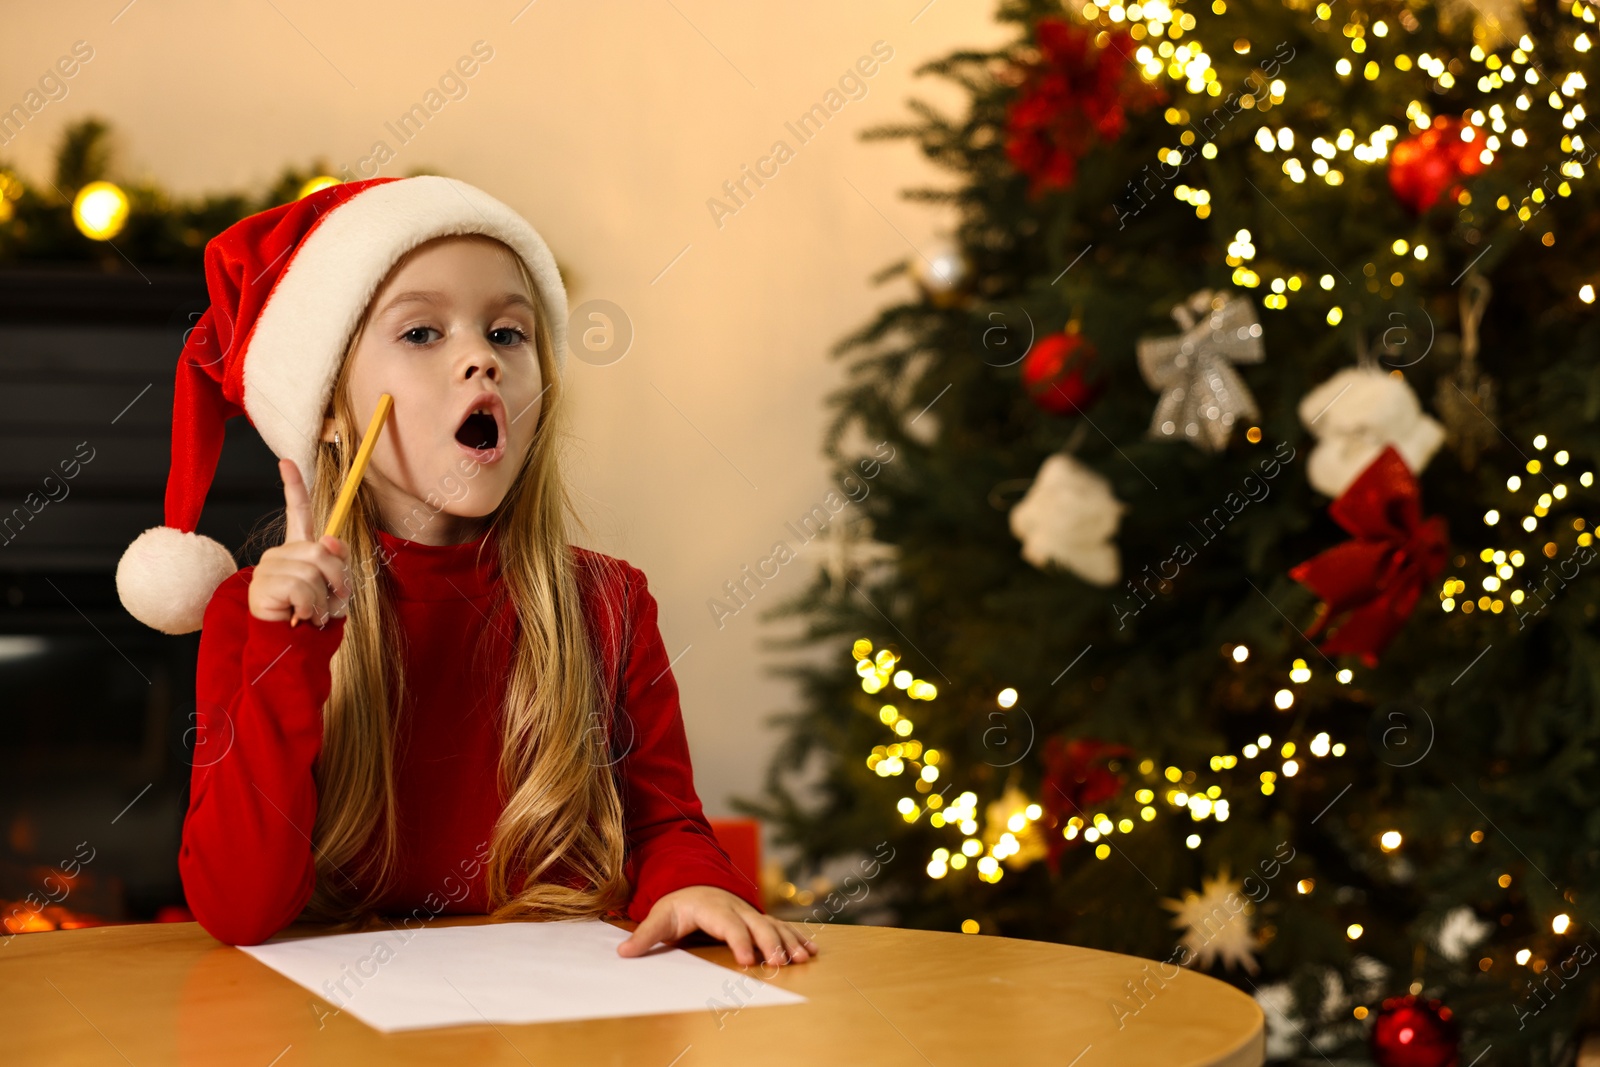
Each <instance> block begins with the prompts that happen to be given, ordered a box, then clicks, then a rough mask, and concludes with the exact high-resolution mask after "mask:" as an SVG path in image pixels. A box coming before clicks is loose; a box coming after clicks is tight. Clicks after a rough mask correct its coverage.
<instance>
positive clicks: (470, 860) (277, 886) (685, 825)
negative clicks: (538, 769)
mask: <svg viewBox="0 0 1600 1067" xmlns="http://www.w3.org/2000/svg"><path fill="white" fill-rule="evenodd" d="M495 536H496V535H495V534H492V533H491V534H485V535H484V536H483V537H481V538H479V539H477V540H474V541H471V542H467V543H465V544H460V545H425V544H421V543H419V542H415V541H407V540H405V539H403V538H399V537H395V536H393V535H391V534H388V533H386V532H383V531H379V532H378V539H379V542H380V545H381V549H382V551H381V558H385V559H387V561H388V562H387V563H386V564H385V565H386V566H387V568H388V572H389V574H390V575H391V576H392V579H393V586H392V588H393V590H394V593H395V600H394V606H395V609H396V611H397V614H398V616H399V623H400V629H401V631H402V632H403V634H404V637H405V641H404V652H403V660H404V662H403V669H404V671H405V677H406V685H407V695H406V700H405V704H404V706H403V707H402V708H401V709H400V713H399V717H398V720H397V732H396V757H395V759H396V788H397V791H398V802H399V825H398V828H399V836H400V854H399V877H398V879H397V880H396V881H395V883H394V885H393V887H392V888H391V889H390V891H389V892H388V893H387V894H386V895H385V896H384V897H383V898H382V900H381V902H380V908H381V910H382V911H384V912H386V913H389V914H403V915H406V916H411V917H414V918H415V919H417V920H421V921H426V920H427V919H429V918H432V917H433V916H434V915H436V914H440V913H475V914H482V913H486V912H487V911H488V910H489V907H488V899H487V894H486V891H485V870H486V869H485V866H484V864H483V862H482V861H483V860H484V859H485V858H486V857H487V856H488V854H489V842H490V839H491V836H492V831H493V828H494V824H495V821H496V819H497V818H498V817H499V815H500V813H501V811H502V810H503V808H504V804H505V799H504V797H502V796H501V795H500V793H499V790H498V788H497V785H496V778H497V764H498V760H499V752H500V738H499V726H498V722H499V717H500V708H499V704H500V701H501V699H502V698H503V696H504V693H505V688H506V684H507V680H508V678H509V677H510V664H511V655H512V651H513V648H514V645H513V637H514V635H515V633H516V626H517V621H516V616H515V612H514V611H513V609H512V607H511V605H510V601H509V598H508V597H504V596H502V595H501V594H502V593H503V589H502V586H501V583H500V579H499V562H498V556H497V553H496V552H495V546H494V544H493V538H494V537H495ZM480 544H482V545H483V552H482V553H481V555H480V554H479V553H478V549H479V546H480ZM571 550H572V552H573V555H574V559H575V560H576V562H577V563H578V565H579V571H580V576H581V579H582V580H581V583H580V584H582V585H583V587H584V589H585V593H584V596H585V612H586V616H587V618H588V619H589V625H590V631H591V635H592V636H594V637H595V638H596V644H595V647H596V648H597V649H598V650H599V654H600V655H601V656H602V657H603V658H604V660H605V666H606V668H607V674H606V677H609V678H618V679H619V696H618V700H617V706H616V709H615V714H616V718H615V721H616V723H618V725H617V726H616V727H615V729H616V730H617V731H618V733H619V734H620V735H622V736H620V737H619V738H618V739H617V741H616V742H615V743H614V747H615V748H616V749H617V750H619V751H622V752H624V753H625V754H624V755H622V756H621V757H620V758H619V759H618V760H617V761H616V763H615V764H614V766H612V767H610V768H596V770H595V773H597V774H598V773H615V774H616V776H617V782H618V787H619V791H620V792H621V795H622V798H623V804H624V808H625V811H626V816H627V829H628V842H627V863H626V868H625V873H626V875H627V877H628V880H629V882H630V884H631V885H632V887H633V895H632V899H631V901H630V902H629V905H628V908H627V915H628V917H629V918H630V919H634V920H642V919H643V918H644V917H645V916H646V915H647V914H649V911H650V908H651V907H652V906H653V905H654V904H655V902H656V900H657V899H658V898H660V897H661V896H662V895H663V894H665V893H669V892H671V891H672V890H675V889H681V888H683V887H685V886H690V885H711V886H717V887H720V888H722V889H726V890H727V891H728V892H730V893H733V894H735V895H737V896H739V897H742V898H743V899H745V900H746V901H748V902H749V903H750V904H751V905H753V906H754V907H756V908H757V909H761V899H760V894H759V891H758V890H757V888H756V886H755V885H753V884H752V883H751V882H750V880H749V879H748V878H747V877H745V876H744V875H743V874H742V873H740V872H739V871H737V870H736V869H735V868H734V866H733V863H732V862H731V861H730V860H729V858H728V855H727V853H726V852H725V851H724V850H723V849H722V848H721V846H720V845H718V844H717V842H716V838H715V837H714V836H713V834H712V831H711V827H710V824H709V823H708V822H707V821H706V818H705V814H704V812H703V809H702V808H701V805H700V800H699V798H698V796H697V795H696V794H695V790H694V780H693V772H692V770H691V768H690V763H689V747H688V743H687V739H686V737H685V735H684V728H683V713H682V711H681V709H680V707H679V703H678V686H677V682H676V680H675V679H674V678H673V675H672V671H671V668H670V666H669V663H668V657H667V652H666V648H665V647H664V646H663V644H662V640H661V632H660V628H659V626H658V624H657V605H656V601H655V598H654V597H653V596H652V595H651V594H650V591H649V587H648V585H647V583H646V580H645V575H644V572H642V571H640V570H639V569H638V568H636V567H633V566H631V565H630V564H627V563H626V562H623V561H620V560H617V561H614V562H615V563H616V564H619V565H620V567H619V568H618V571H619V573H617V574H616V575H615V576H614V577H607V574H608V571H607V570H606V569H605V568H602V567H600V566H599V564H602V563H605V562H608V561H610V557H606V556H602V555H600V554H599V553H594V552H591V551H589V550H588V549H583V548H579V547H577V546H572V548H571ZM254 570H255V568H254V567H245V568H243V569H241V570H239V571H238V572H236V573H235V574H233V575H231V576H230V577H229V578H228V579H227V580H226V581H224V582H223V583H222V584H221V585H220V586H219V587H218V588H217V590H216V592H215V593H214V594H213V595H212V598H211V602H210V604H209V605H207V607H206V613H205V621H204V625H203V628H202V631H201V637H200V654H199V667H198V674H197V679H196V687H195V700H196V715H197V721H196V723H195V731H194V736H195V737H196V744H195V752H194V767H193V771H192V774H191V787H190V800H189V810H188V813H187V815H186V817H185V819H184V824H183V843H182V847H181V849H180V851H179V854H178V869H179V872H180V874H181V875H182V878H183V886H184V893H185V895H186V897H187V898H188V903H189V908H190V910H191V911H193V912H194V916H195V918H196V919H197V920H198V921H199V923H200V925H201V926H202V927H204V928H205V929H206V930H207V931H208V932H209V933H210V934H212V936H214V937H216V938H217V939H218V940H220V941H223V942H226V943H228V944H234V945H253V944H258V943H260V942H262V941H264V940H266V939H267V938H269V937H271V936H272V935H273V934H275V933H277V932H278V931H279V930H281V929H282V928H283V927H285V926H287V925H288V924H289V923H291V922H293V921H295V919H296V918H297V917H298V916H299V915H300V913H301V911H302V909H304V907H305V905H306V903H307V901H309V900H310V898H311V891H312V887H313V885H314V882H315V877H316V868H315V865H314V863H313V858H312V851H311V850H312V845H311V830H312V826H313V823H314V821H315V818H316V812H317V790H316V784H315V782H314V780H313V778H312V768H313V766H314V765H315V763H316V761H317V759H318V757H319V755H320V753H321V750H322V706H323V704H324V703H325V702H326V700H327V698H328V694H329V692H330V690H331V688H332V680H331V677H330V674H329V660H330V659H331V658H332V657H333V654H334V652H335V651H336V650H337V649H338V647H339V643H340V641H341V639H342V638H343V635H344V627H345V623H346V620H345V619H343V618H338V619H332V620H329V622H328V623H327V625H325V626H324V627H322V628H320V629H319V628H318V627H317V626H316V625H315V624H302V625H300V626H296V627H290V625H289V624H288V623H287V622H265V621H263V620H261V619H258V618H256V617H255V616H253V615H251V614H250V609H249V600H248V594H249V584H250V580H251V576H252V574H253V572H254ZM618 656H620V660H619V659H618V658H616V657H618ZM619 672H621V674H620V676H619ZM558 866H559V865H558ZM547 877H548V874H547ZM558 877H559V875H558ZM351 884H352V885H359V884H360V883H357V882H355V881H353V880H352V882H351ZM521 885H522V879H521V877H520V876H519V877H518V878H517V880H516V881H514V882H513V884H512V890H513V892H515V891H516V890H517V889H518V888H520V887H521ZM762 910H764V909H762Z"/></svg>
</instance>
